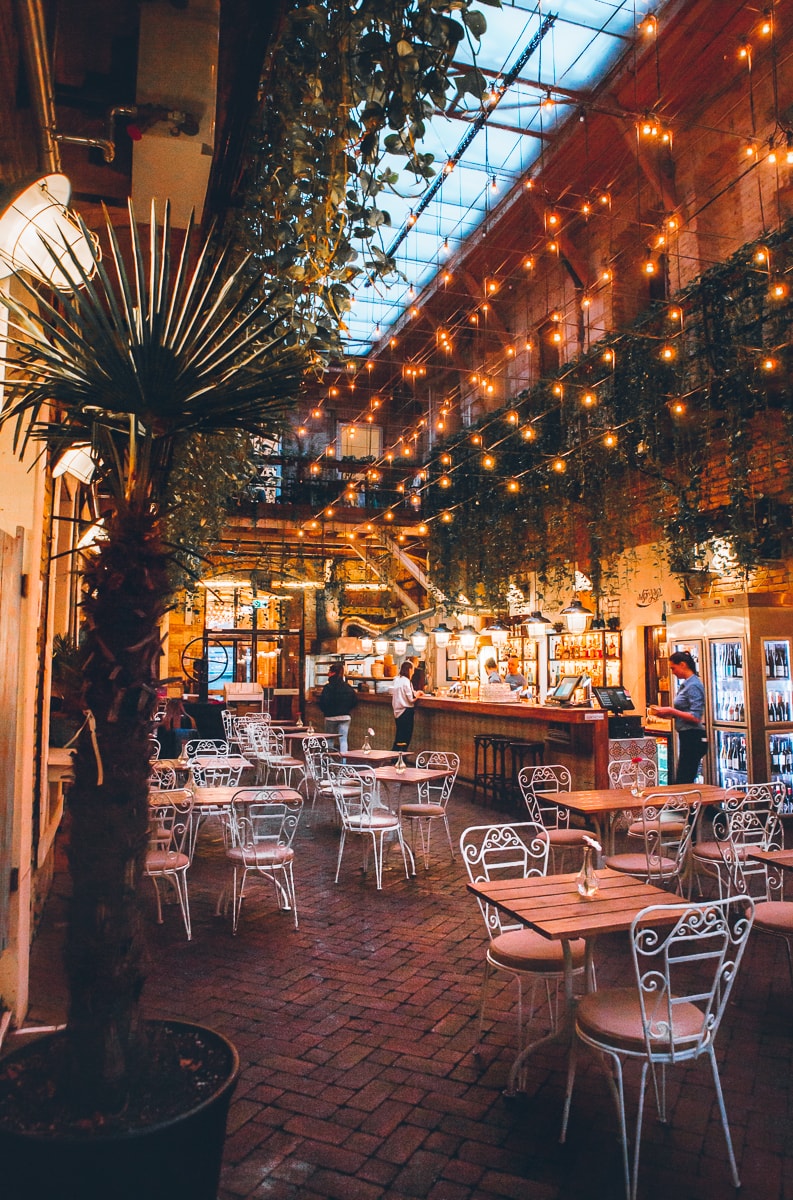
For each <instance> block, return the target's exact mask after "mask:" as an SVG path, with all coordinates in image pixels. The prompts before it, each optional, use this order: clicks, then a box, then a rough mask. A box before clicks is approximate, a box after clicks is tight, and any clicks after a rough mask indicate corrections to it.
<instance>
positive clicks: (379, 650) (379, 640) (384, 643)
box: [374, 637, 388, 654]
mask: <svg viewBox="0 0 793 1200" xmlns="http://www.w3.org/2000/svg"><path fill="white" fill-rule="evenodd" d="M387 649H388V638H387V637H376V638H375V640H374V652H375V654H385V652H386V650H387Z"/></svg>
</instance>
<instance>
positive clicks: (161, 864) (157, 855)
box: [146, 850, 190, 872]
mask: <svg viewBox="0 0 793 1200" xmlns="http://www.w3.org/2000/svg"><path fill="white" fill-rule="evenodd" d="M189 866H190V859H189V858H188V857H187V855H186V854H180V853H179V852H178V850H148V851H147V852H146V870H147V871H149V872H151V871H181V870H183V869H184V868H185V867H189Z"/></svg>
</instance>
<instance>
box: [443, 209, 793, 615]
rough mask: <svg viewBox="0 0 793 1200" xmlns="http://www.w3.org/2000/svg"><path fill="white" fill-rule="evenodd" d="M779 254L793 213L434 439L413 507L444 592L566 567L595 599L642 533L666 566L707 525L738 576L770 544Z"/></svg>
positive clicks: (492, 589)
mask: <svg viewBox="0 0 793 1200" xmlns="http://www.w3.org/2000/svg"><path fill="white" fill-rule="evenodd" d="M771 263H773V271H772V269H771V266H770V264H771ZM791 266H793V223H792V224H790V225H788V226H786V227H785V228H783V229H782V230H780V231H779V232H778V233H777V234H775V235H774V236H769V237H768V238H767V239H766V240H765V241H764V242H762V243H757V244H752V245H749V246H745V247H743V248H742V249H741V250H740V251H739V252H738V253H736V254H735V255H733V257H732V258H731V259H729V260H728V261H727V262H725V263H723V264H720V265H719V266H717V267H715V268H713V269H712V270H711V271H709V272H707V274H705V275H703V276H702V277H700V278H699V279H698V280H697V281H696V282H695V283H693V284H692V285H691V286H689V287H688V288H687V289H686V290H685V291H683V292H682V293H681V294H679V295H678V296H676V297H675V298H674V301H673V302H670V303H669V304H667V303H663V304H658V303H656V304H655V305H654V306H653V308H652V309H651V310H649V311H648V312H646V313H645V314H644V315H643V316H642V318H641V319H640V320H639V321H638V322H637V323H636V324H635V325H634V326H633V327H632V328H631V329H628V330H624V331H621V332H619V333H616V334H614V335H613V336H611V337H609V338H608V340H607V341H606V340H604V341H602V342H600V343H598V344H597V345H594V346H593V347H592V348H591V350H590V351H589V352H588V353H587V354H586V355H583V356H582V357H581V358H580V359H578V360H576V361H574V362H571V363H569V364H566V365H565V366H564V367H563V368H562V369H561V370H560V371H559V372H558V374H557V375H555V376H554V377H553V378H545V379H542V380H541V381H540V382H539V383H538V384H537V385H536V386H535V387H533V388H532V389H530V390H527V391H524V392H521V393H520V394H519V395H518V396H514V397H512V398H511V399H510V400H509V401H508V403H507V404H506V405H505V406H504V409H503V410H499V411H498V412H494V413H489V414H488V415H487V416H486V417H485V418H483V419H482V420H481V421H480V422H479V424H478V425H477V426H476V428H471V429H468V430H466V431H465V432H463V433H460V434H458V435H456V436H455V437H453V438H450V439H448V440H447V441H446V442H445V443H444V444H443V445H442V446H438V447H437V448H436V458H435V459H434V461H433V462H432V463H431V464H429V467H428V470H429V474H430V481H431V482H430V486H429V487H428V489H427V494H426V496H427V504H426V508H425V511H426V513H427V515H428V518H429V519H430V521H431V537H430V564H431V570H432V574H433V578H434V579H436V580H437V581H438V583H439V584H440V586H441V587H442V588H443V589H444V591H446V592H447V593H448V594H449V595H456V594H457V593H458V592H459V591H463V592H465V593H466V594H471V593H473V594H476V595H477V596H479V597H481V598H482V599H484V600H487V601H488V602H490V603H496V602H497V601H498V599H499V598H501V599H502V600H503V597H504V595H505V594H506V591H507V587H508V584H509V582H510V581H515V580H517V579H520V578H523V577H525V576H526V575H527V573H529V572H536V574H537V576H538V579H539V580H540V581H541V582H545V583H549V582H550V581H551V580H552V579H554V578H555V577H556V576H557V574H558V572H559V570H562V571H566V572H569V571H570V569H571V566H570V565H571V564H574V563H578V564H579V565H580V566H581V568H582V569H583V570H586V571H587V572H588V574H589V575H590V576H591V579H592V583H593V588H594V592H595V595H600V594H602V593H603V592H604V590H605V589H606V586H607V582H608V579H609V578H610V576H612V575H613V572H614V570H615V565H616V562H617V559H618V558H619V555H620V554H621V553H622V552H623V551H624V550H626V549H628V548H630V547H634V546H637V545H639V544H641V543H642V542H650V541H655V542H661V543H663V545H664V547H665V551H666V557H667V560H668V564H669V568H670V570H671V571H672V572H673V573H677V574H680V575H686V574H688V573H689V572H691V571H696V570H702V569H704V568H705V567H706V565H707V558H708V553H709V544H711V543H712V542H713V539H714V538H722V539H727V541H728V543H729V547H730V555H731V561H732V562H733V563H734V565H735V567H736V568H737V569H740V570H741V571H742V572H743V573H744V574H745V575H746V574H748V573H749V572H751V571H752V570H753V569H755V568H756V567H757V566H759V565H760V564H761V563H762V562H764V561H766V560H768V559H770V558H779V556H780V555H781V554H782V553H783V552H784V549H785V546H786V544H787V541H788V537H789V530H790V526H791V512H792V511H793V489H792V488H791V484H790V480H789V478H788V475H787V472H779V471H774V470H773V468H772V467H771V466H770V464H769V453H770V447H772V446H773V447H776V450H777V453H778V454H779V455H780V456H781V458H782V459H783V460H784V459H789V457H790V454H791V451H793V389H791V385H790V370H789V368H790V365H791V345H790V320H791V315H792V312H793V308H792V306H791V301H790V296H789V291H788V285H787V283H786V282H785V279H786V275H787V272H788V270H789V269H790V267H791ZM672 315H674V320H670V317H671V316H672ZM584 397H588V399H587V400H586V402H583V401H584ZM515 413H517V420H516V419H515V416H514V414H515ZM509 415H511V417H512V423H511V424H510V423H508V421H507V417H508V416H509ZM442 453H445V454H447V455H449V457H450V458H451V461H452V463H453V464H454V465H453V468H451V471H450V472H449V471H448V469H445V470H443V471H442V469H441V467H440V466H439V465H438V463H439V459H440V455H441V454H442ZM489 460H492V463H489V465H488V466H487V467H486V466H485V465H484V464H485V462H486V461H489ZM442 473H443V474H446V475H447V478H448V479H450V480H451V486H450V487H447V488H441V487H440V486H438V479H439V477H440V475H441V474H442Z"/></svg>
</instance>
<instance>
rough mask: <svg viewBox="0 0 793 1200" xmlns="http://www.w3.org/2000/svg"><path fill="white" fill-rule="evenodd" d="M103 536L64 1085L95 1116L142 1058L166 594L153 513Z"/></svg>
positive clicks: (120, 522) (88, 582)
mask: <svg viewBox="0 0 793 1200" xmlns="http://www.w3.org/2000/svg"><path fill="white" fill-rule="evenodd" d="M107 534H108V536H107V540H106V541H105V542H102V543H100V544H99V549H98V552H97V553H96V554H95V555H94V556H93V557H92V559H91V561H90V562H89V563H88V564H87V566H86V569H85V572H84V576H83V589H84V590H83V601H82V611H83V616H84V643H83V644H84V651H85V655H86V662H85V669H84V693H83V701H84V708H85V710H86V713H87V719H88V725H87V726H86V727H85V728H84V730H83V732H82V734H81V736H80V739H79V744H78V749H77V755H76V759H75V782H74V784H73V786H72V788H71V790H70V793H69V810H70V817H71V827H70V837H69V849H68V855H69V867H70V873H71V881H72V895H71V900H70V907H71V911H70V919H69V923H68V934H67V944H66V970H67V977H68V982H69V989H70V997H69V1013H68V1031H69V1036H70V1045H71V1056H70V1058H71V1062H72V1064H73V1069H72V1072H71V1079H70V1081H69V1082H70V1090H71V1092H72V1096H73V1098H74V1099H75V1100H76V1101H77V1102H78V1103H79V1104H81V1105H84V1106H86V1107H87V1109H88V1110H94V1111H95V1110H96V1109H97V1108H99V1107H101V1108H104V1109H105V1110H107V1109H108V1108H111V1109H112V1108H116V1107H119V1106H122V1105H123V1103H124V1101H125V1098H126V1095H127V1094H128V1089H129V1087H130V1085H131V1084H132V1083H134V1079H135V1076H136V1074H137V1072H138V1071H139V1069H140V1065H141V1061H142V1057H143V1055H142V1051H143V1048H144V1043H143V1036H142V1024H141V993H142V990H143V982H144V977H145V965H146V964H145V946H144V937H143V929H142V921H141V914H140V911H139V904H138V898H137V893H138V889H139V886H140V883H141V878H142V874H143V866H144V860H145V853H146V844H147V826H148V776H149V761H148V743H147V737H148V733H149V730H150V722H151V717H152V713H153V709H154V703H155V697H156V681H157V678H158V675H159V671H158V660H159V656H160V635H159V622H160V620H161V618H162V616H163V614H164V612H165V610H166V608H167V598H168V596H169V584H168V576H167V560H166V554H165V552H164V550H163V546H162V541H161V537H160V532H159V527H158V522H157V520H156V518H155V517H154V516H153V515H152V513H151V509H150V506H149V505H148V504H146V503H145V502H144V503H143V504H141V505H140V506H138V507H132V508H129V507H127V506H122V505H119V511H118V512H117V513H116V514H114V515H113V516H112V518H111V519H110V522H109V525H108V529H107ZM94 722H95V730H96V736H95V739H94V738H93V737H92V735H91V729H90V726H91V725H92V724H93V723H94Z"/></svg>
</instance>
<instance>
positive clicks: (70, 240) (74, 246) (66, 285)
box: [0, 175, 99, 291]
mask: <svg viewBox="0 0 793 1200" xmlns="http://www.w3.org/2000/svg"><path fill="white" fill-rule="evenodd" d="M71 194H72V185H71V184H70V183H69V180H68V179H67V178H66V176H65V175H47V176H45V177H44V178H42V179H38V180H37V181H36V182H35V183H31V184H30V185H29V186H28V187H26V188H24V189H23V190H22V191H21V192H17V193H15V194H13V195H12V197H11V199H10V201H7V203H6V204H5V207H4V209H3V211H2V215H0V279H6V278H7V277H8V276H9V275H12V274H13V273H14V272H15V271H24V272H26V273H27V274H29V275H33V276H34V277H35V278H36V279H38V280H40V281H41V282H43V283H46V284H50V285H52V286H53V287H56V288H60V289H61V291H72V290H73V289H74V286H75V283H76V282H77V281H78V278H79V276H78V272H77V270H76V268H75V265H74V261H73V258H72V255H74V258H76V259H77V262H79V264H80V266H81V267H82V269H83V271H84V272H85V274H86V275H88V276H91V275H92V274H93V273H94V270H95V269H96V259H97V251H96V247H97V246H98V244H99V242H98V239H96V238H95V237H94V235H93V234H91V235H89V238H86V236H85V234H84V232H83V230H82V229H81V228H80V226H79V225H78V224H77V221H76V220H75V217H74V214H73V213H71V212H70V211H69V209H68V208H67V207H66V205H67V203H68V200H69V197H70V196H71ZM0 203H2V201H0Z"/></svg>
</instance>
